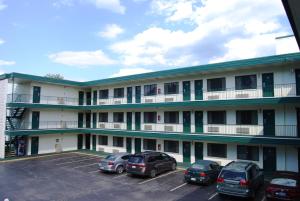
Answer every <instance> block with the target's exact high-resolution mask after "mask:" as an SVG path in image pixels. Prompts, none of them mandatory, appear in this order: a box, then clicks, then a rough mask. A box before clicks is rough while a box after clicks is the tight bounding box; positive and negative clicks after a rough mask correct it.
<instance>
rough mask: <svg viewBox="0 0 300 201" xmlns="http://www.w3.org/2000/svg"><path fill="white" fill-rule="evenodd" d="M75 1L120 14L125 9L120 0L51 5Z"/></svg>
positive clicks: (66, 0) (62, 1)
mask: <svg viewBox="0 0 300 201" xmlns="http://www.w3.org/2000/svg"><path fill="white" fill-rule="evenodd" d="M0 1H1V0H0ZM76 2H78V3H83V4H85V3H89V4H92V5H94V6H96V7H97V8H99V9H105V10H110V11H112V12H115V13H120V14H124V13H125V11H126V7H125V6H123V5H122V4H121V2H120V0H56V1H55V2H53V3H52V5H53V6H54V7H56V8H60V7H63V6H69V7H70V6H74V4H75V3H76Z"/></svg>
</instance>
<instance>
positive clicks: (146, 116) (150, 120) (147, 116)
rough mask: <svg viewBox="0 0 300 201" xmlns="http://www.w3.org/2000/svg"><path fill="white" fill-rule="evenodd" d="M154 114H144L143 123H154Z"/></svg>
mask: <svg viewBox="0 0 300 201" xmlns="http://www.w3.org/2000/svg"><path fill="white" fill-rule="evenodd" d="M156 116H157V114H156V112H144V123H153V124H155V123H156Z"/></svg>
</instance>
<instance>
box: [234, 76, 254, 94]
mask: <svg viewBox="0 0 300 201" xmlns="http://www.w3.org/2000/svg"><path fill="white" fill-rule="evenodd" d="M256 88H257V81H256V75H243V76H236V77H235V89H236V90H242V89H256Z"/></svg>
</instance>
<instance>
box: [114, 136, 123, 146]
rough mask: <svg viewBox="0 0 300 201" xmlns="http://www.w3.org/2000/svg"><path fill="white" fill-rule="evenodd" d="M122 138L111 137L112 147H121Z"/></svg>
mask: <svg viewBox="0 0 300 201" xmlns="http://www.w3.org/2000/svg"><path fill="white" fill-rule="evenodd" d="M123 143H124V140H123V138H122V137H113V146H114V147H123Z"/></svg>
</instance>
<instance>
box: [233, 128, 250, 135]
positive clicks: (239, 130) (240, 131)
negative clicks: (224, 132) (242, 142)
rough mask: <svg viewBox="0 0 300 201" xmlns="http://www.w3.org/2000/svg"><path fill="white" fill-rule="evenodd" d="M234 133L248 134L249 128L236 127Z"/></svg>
mask: <svg viewBox="0 0 300 201" xmlns="http://www.w3.org/2000/svg"><path fill="white" fill-rule="evenodd" d="M236 133H240V134H249V133H250V129H249V128H236Z"/></svg>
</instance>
